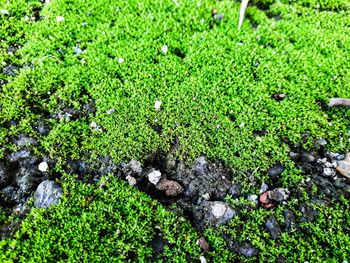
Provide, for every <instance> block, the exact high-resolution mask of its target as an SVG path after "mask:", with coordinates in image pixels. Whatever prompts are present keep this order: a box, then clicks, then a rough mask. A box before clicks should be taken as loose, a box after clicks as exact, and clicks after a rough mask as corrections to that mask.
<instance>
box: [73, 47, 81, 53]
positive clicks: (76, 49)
mask: <svg viewBox="0 0 350 263" xmlns="http://www.w3.org/2000/svg"><path fill="white" fill-rule="evenodd" d="M73 52H74V54H75V55H80V54H82V53H83V50H82V49H81V48H79V47H76V46H74V47H73Z"/></svg>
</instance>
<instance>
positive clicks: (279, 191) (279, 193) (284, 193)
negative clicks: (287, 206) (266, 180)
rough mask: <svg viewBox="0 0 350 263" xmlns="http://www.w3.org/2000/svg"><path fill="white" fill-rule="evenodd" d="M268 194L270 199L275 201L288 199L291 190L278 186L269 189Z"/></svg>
mask: <svg viewBox="0 0 350 263" xmlns="http://www.w3.org/2000/svg"><path fill="white" fill-rule="evenodd" d="M267 195H268V197H269V199H271V200H272V201H275V202H282V201H286V200H287V199H288V197H289V191H288V189H285V188H276V189H274V190H272V191H268V192H267Z"/></svg>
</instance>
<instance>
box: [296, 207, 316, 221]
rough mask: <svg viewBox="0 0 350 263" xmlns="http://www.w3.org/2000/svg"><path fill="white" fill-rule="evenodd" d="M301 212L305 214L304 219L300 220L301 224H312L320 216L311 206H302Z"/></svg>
mask: <svg viewBox="0 0 350 263" xmlns="http://www.w3.org/2000/svg"><path fill="white" fill-rule="evenodd" d="M300 210H301V212H302V213H303V217H302V218H301V219H300V221H301V222H308V223H312V222H313V221H315V219H316V216H317V215H318V212H317V211H316V210H315V209H313V208H312V207H310V206H302V207H301V209H300Z"/></svg>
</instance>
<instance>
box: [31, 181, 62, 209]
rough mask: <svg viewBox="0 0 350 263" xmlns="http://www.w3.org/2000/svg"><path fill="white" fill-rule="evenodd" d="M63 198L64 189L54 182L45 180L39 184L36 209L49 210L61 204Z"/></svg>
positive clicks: (35, 201) (35, 198)
mask: <svg viewBox="0 0 350 263" xmlns="http://www.w3.org/2000/svg"><path fill="white" fill-rule="evenodd" d="M61 196H62V188H61V186H60V185H58V184H56V183H55V182H54V181H49V180H45V181H43V182H42V183H40V184H39V186H38V188H37V189H36V191H35V193H34V205H35V207H40V208H47V207H49V206H51V205H55V204H57V203H58V202H59V200H60V198H61Z"/></svg>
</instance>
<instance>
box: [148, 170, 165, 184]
mask: <svg viewBox="0 0 350 263" xmlns="http://www.w3.org/2000/svg"><path fill="white" fill-rule="evenodd" d="M147 177H148V180H149V181H150V182H151V183H152V184H154V185H156V184H157V183H158V182H159V180H160V178H161V177H162V173H161V172H160V171H158V170H154V171H153V172H151V173H149V174H148V176H147Z"/></svg>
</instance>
